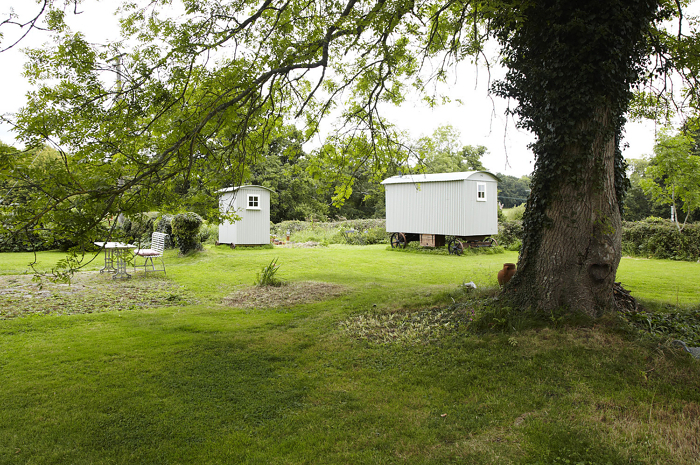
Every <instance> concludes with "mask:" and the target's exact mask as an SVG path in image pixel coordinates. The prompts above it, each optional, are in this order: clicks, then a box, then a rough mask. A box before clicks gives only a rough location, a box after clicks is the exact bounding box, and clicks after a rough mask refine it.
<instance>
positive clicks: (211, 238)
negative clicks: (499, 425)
mask: <svg viewBox="0 0 700 465" xmlns="http://www.w3.org/2000/svg"><path fill="white" fill-rule="evenodd" d="M218 239H219V225H218V224H216V223H204V224H203V225H202V227H201V228H200V229H199V242H200V243H202V244H215V243H216V242H217V241H218Z"/></svg>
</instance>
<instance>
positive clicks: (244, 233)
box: [219, 186, 272, 246]
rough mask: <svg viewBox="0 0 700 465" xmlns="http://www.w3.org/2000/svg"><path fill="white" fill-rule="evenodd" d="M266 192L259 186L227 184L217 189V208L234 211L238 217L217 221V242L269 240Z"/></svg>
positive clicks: (268, 199)
mask: <svg viewBox="0 0 700 465" xmlns="http://www.w3.org/2000/svg"><path fill="white" fill-rule="evenodd" d="M270 192H272V191H271V190H270V189H268V188H267V187H262V186H238V187H228V188H226V189H221V190H220V191H219V194H220V196H219V211H220V212H221V213H222V214H226V213H229V212H231V211H233V212H235V213H236V214H237V215H238V216H240V217H241V219H240V220H238V221H236V222H234V223H231V222H228V221H224V223H223V224H220V225H219V244H230V245H231V246H236V245H262V244H269V243H270Z"/></svg>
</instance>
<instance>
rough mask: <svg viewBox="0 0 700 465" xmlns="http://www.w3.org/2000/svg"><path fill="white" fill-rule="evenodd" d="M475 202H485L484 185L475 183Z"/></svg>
mask: <svg viewBox="0 0 700 465" xmlns="http://www.w3.org/2000/svg"><path fill="white" fill-rule="evenodd" d="M476 201H477V202H486V184H484V183H481V182H479V183H476Z"/></svg>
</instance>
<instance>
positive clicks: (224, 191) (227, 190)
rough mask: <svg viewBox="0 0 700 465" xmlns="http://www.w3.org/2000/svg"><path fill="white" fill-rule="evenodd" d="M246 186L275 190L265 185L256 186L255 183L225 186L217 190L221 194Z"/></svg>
mask: <svg viewBox="0 0 700 465" xmlns="http://www.w3.org/2000/svg"><path fill="white" fill-rule="evenodd" d="M244 187H258V188H260V189H265V190H268V191H270V192H274V191H273V190H272V189H270V188H269V187H265V186H255V185H253V184H248V185H245V186H236V187H225V188H223V189H219V190H218V191H216V192H218V193H219V194H225V193H226V192H234V191H237V190H238V189H242V188H244Z"/></svg>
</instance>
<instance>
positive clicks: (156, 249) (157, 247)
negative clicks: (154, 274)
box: [134, 232, 167, 274]
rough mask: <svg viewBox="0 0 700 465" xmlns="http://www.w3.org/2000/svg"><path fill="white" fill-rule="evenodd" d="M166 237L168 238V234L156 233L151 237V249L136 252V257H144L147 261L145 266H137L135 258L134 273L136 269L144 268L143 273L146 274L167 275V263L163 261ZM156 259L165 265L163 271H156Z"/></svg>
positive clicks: (159, 269)
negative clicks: (155, 272)
mask: <svg viewBox="0 0 700 465" xmlns="http://www.w3.org/2000/svg"><path fill="white" fill-rule="evenodd" d="M165 236H167V234H164V233H161V232H154V233H153V235H151V248H149V249H138V250H137V251H136V252H134V254H135V255H136V256H138V257H144V258H145V259H146V260H145V261H144V263H143V265H136V258H134V271H136V268H141V267H142V266H143V271H144V272H145V273H148V272H151V271H162V272H163V273H164V274H165V262H164V261H163V250H165ZM154 258H160V263H161V264H162V265H163V268H162V269H161V268H158V269H156V267H155V266H154V264H153V259H154ZM149 261H150V265H149ZM149 268H150V269H149Z"/></svg>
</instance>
